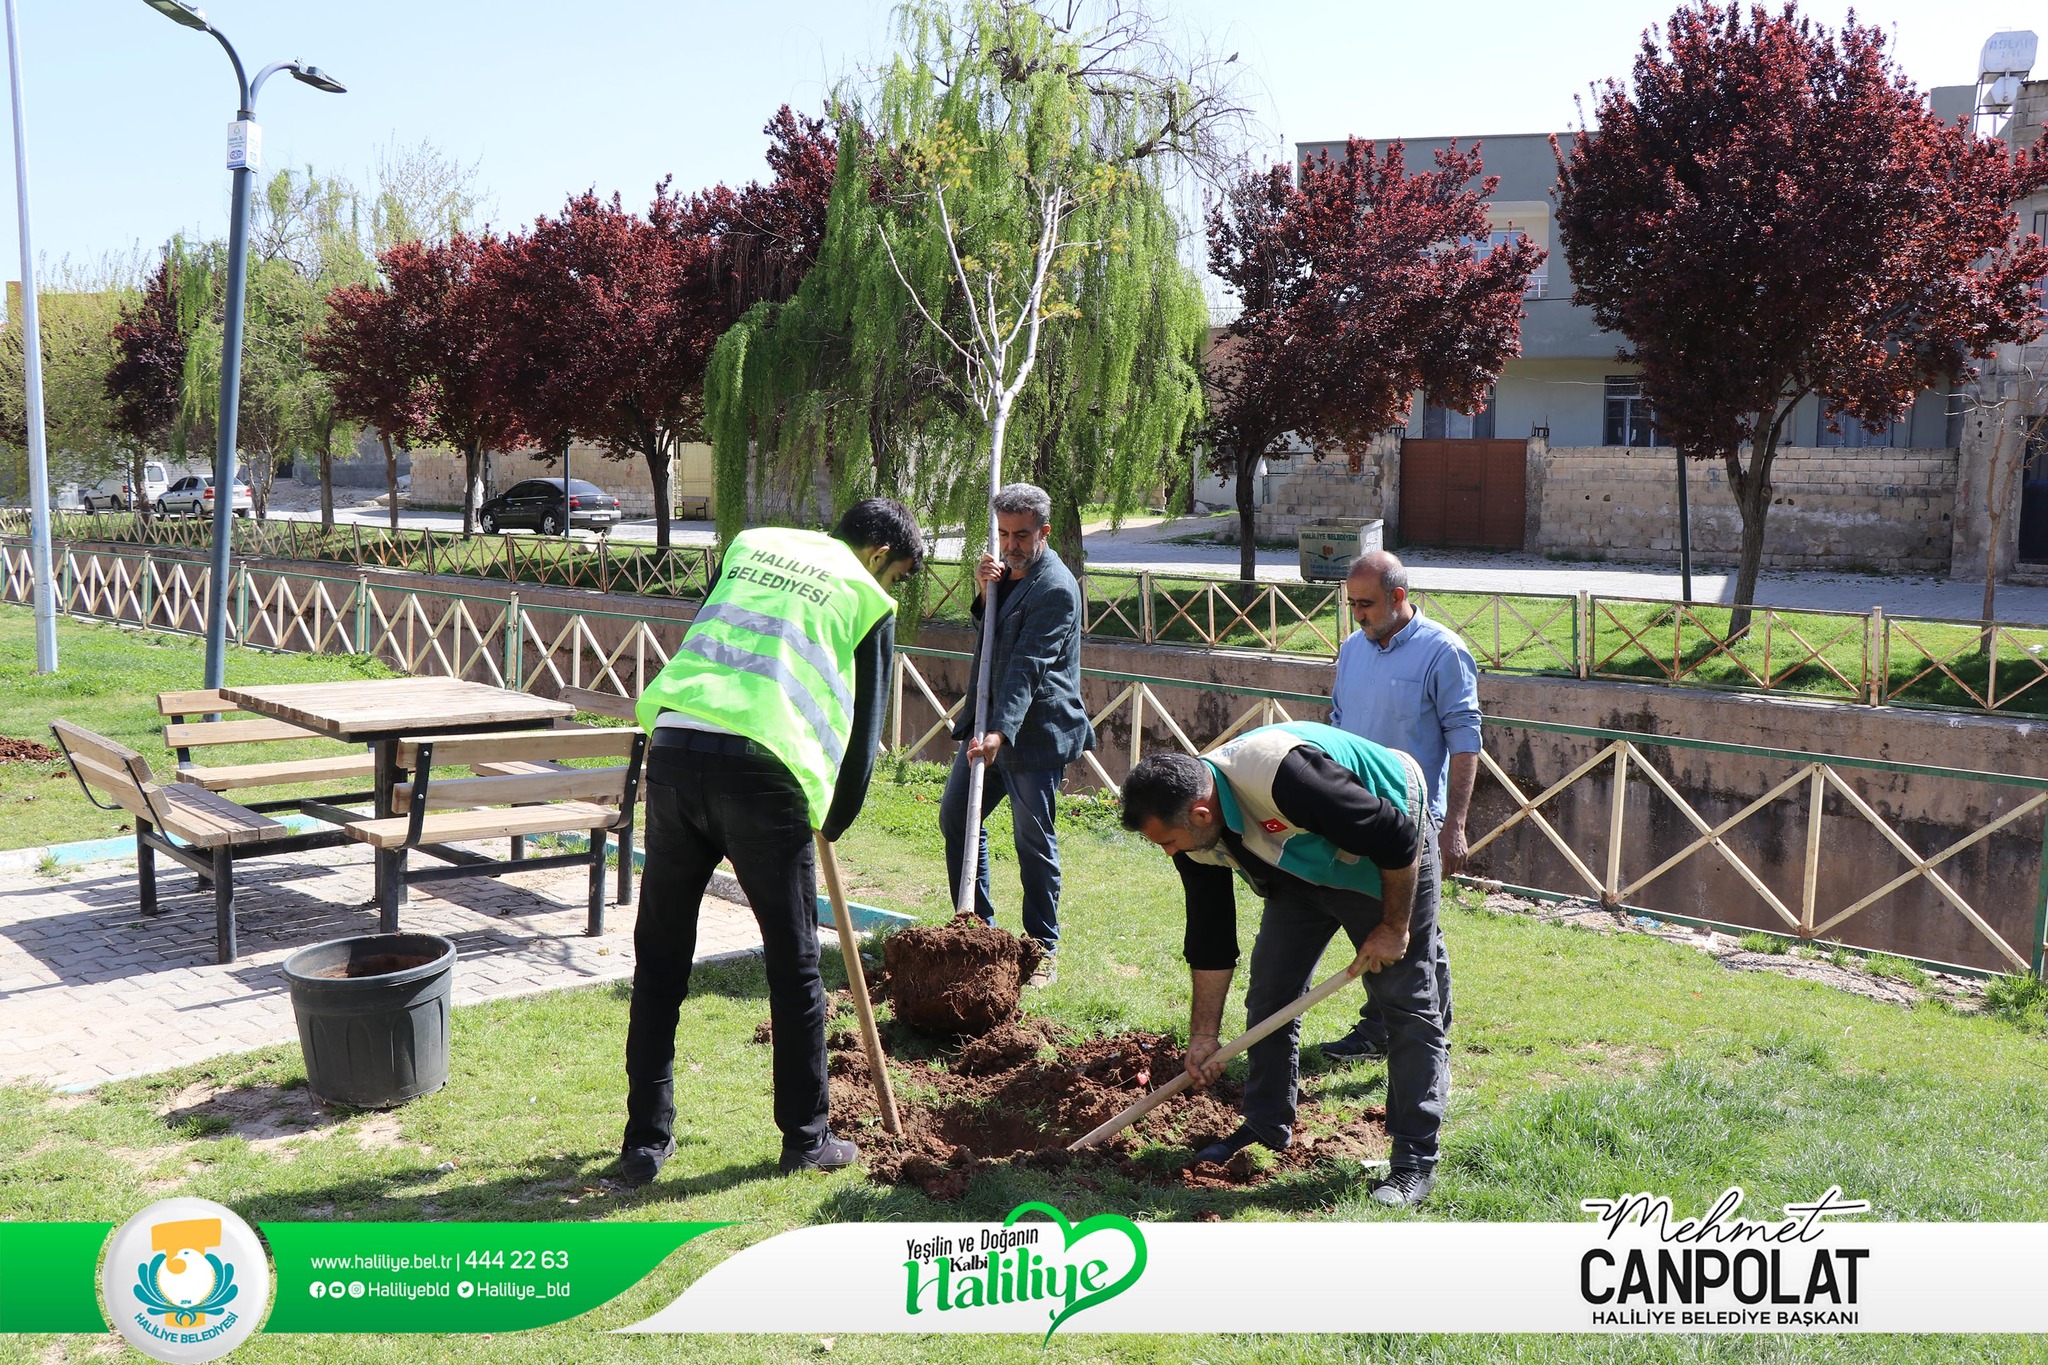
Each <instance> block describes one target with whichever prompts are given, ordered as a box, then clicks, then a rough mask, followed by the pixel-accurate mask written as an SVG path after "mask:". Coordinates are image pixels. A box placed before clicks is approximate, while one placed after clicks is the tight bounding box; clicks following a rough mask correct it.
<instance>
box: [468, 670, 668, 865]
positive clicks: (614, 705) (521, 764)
mask: <svg viewBox="0 0 2048 1365" xmlns="http://www.w3.org/2000/svg"><path fill="white" fill-rule="evenodd" d="M558 699H559V700H561V701H566V702H568V703H570V704H571V705H573V706H574V707H575V708H576V709H577V710H578V711H588V712H590V713H591V714H592V715H596V716H610V717H613V718H614V719H618V720H627V721H630V720H634V719H635V716H634V711H633V705H634V703H633V698H631V697H622V696H620V695H618V694H617V693H616V692H593V691H591V690H590V689H589V688H587V687H565V688H563V689H562V690H561V692H560V694H559V697H558ZM556 728H557V729H564V728H577V729H581V728H587V727H581V726H569V725H568V724H567V723H562V724H558V725H557V726H556ZM472 767H473V770H474V771H475V772H476V774H477V775H478V776H479V777H512V776H516V775H518V774H521V773H538V772H561V771H563V765H562V764H560V763H552V762H539V763H536V762H530V761H525V760H516V759H515V760H512V761H508V762H503V763H489V762H482V763H476V764H474V765H472ZM512 856H513V857H514V858H523V857H525V856H526V839H525V836H524V835H517V834H515V835H513V836H512ZM632 899H633V829H632V827H631V826H630V825H629V826H627V827H626V828H625V829H622V830H620V831H619V894H618V903H619V904H620V905H625V904H627V903H628V902H630V901H631V900H632Z"/></svg>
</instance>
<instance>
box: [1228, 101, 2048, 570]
mask: <svg viewBox="0 0 2048 1365" xmlns="http://www.w3.org/2000/svg"><path fill="white" fill-rule="evenodd" d="M1975 99H1976V90H1975V88H1974V87H1972V86H1944V87H1940V88H1938V89H1935V90H1933V91H1932V92H1930V95H1929V101H1930V103H1931V105H1932V107H1933V109H1934V111H1935V113H1936V114H1938V115H1939V116H1941V117H1942V118H1943V119H1945V120H1954V119H1956V118H1959V117H1962V116H1964V115H1966V114H1968V113H1970V112H1971V110H1972V108H1973V106H1974V104H1975ZM2044 110H2048V81H2036V82H2029V83H2027V84H2026V85H2025V86H2024V87H2023V88H2022V90H2021V93H2020V96H2019V98H2018V100H2017V102H2016V104H2015V106H2014V109H2013V112H2012V114H2011V116H2010V120H2009V123H2008V125H2007V126H2006V127H2005V128H2004V129H2003V130H2002V131H2003V132H2004V135H2005V136H2007V138H2008V139H2009V140H2010V141H2012V142H2014V143H2016V144H2019V145H2027V144H2030V143H2032V142H2033V141H2034V140H2035V139H2036V138H2037V137H2038V136H2039V129H2040V123H2041V120H2042V117H2043V113H2044ZM1980 131H1990V130H1989V129H1980ZM1476 140H1477V141H1480V142H1483V144H1484V147H1483V150H1484V154H1485V159H1486V171H1487V174H1489V175H1497V176H1499V177H1500V181H1499V185H1498V187H1497V189H1496V191H1495V193H1494V196H1493V198H1492V199H1491V200H1490V201H1489V203H1488V212H1489V216H1490V218H1491V220H1492V226H1493V232H1494V236H1495V238H1496V239H1497V240H1506V239H1507V238H1508V237H1509V236H1511V235H1526V236H1527V237H1529V238H1531V239H1533V240H1534V241H1535V242H1536V243H1537V244H1538V245H1541V246H1544V247H1546V248H1549V250H1550V253H1551V254H1550V257H1549V259H1548V260H1547V261H1546V262H1545V263H1544V265H1543V266H1542V267H1539V271H1538V274H1537V275H1536V276H1535V277H1533V278H1532V279H1531V281H1530V285H1529V289H1528V293H1527V297H1526V299H1525V303H1524V308H1525V317H1524V321H1523V325H1522V354H1521V356H1520V357H1519V358H1517V359H1515V360H1512V361H1510V362H1508V364H1507V366H1506V368H1505V370H1504V371H1503V372H1502V374H1501V377H1500V380H1499V382H1498V384H1497V385H1496V386H1495V388H1494V391H1493V394H1492V401H1491V402H1490V404H1489V405H1488V406H1487V408H1486V409H1484V410H1482V411H1481V412H1479V413H1477V414H1474V415H1471V416H1467V415H1464V414H1460V413H1455V412H1449V411H1447V410H1445V409H1441V408H1435V407H1431V406H1430V405H1428V404H1427V403H1426V402H1425V401H1424V400H1423V398H1422V396H1421V395H1418V396H1417V399H1416V402H1415V405H1414V408H1413V410H1412V412H1411V415H1410V418H1409V421H1408V424H1407V426H1406V428H1405V429H1404V430H1401V431H1398V432H1391V433H1388V435H1387V436H1385V437H1383V438H1380V439H1378V440H1376V441H1374V442H1373V444H1372V446H1371V448H1370V449H1369V451H1368V452H1366V454H1365V455H1364V456H1363V457H1362V458H1361V459H1360V461H1359V469H1358V470H1357V471H1356V472H1355V473H1354V472H1352V471H1351V470H1350V469H1349V467H1348V462H1347V461H1346V460H1345V459H1344V458H1343V456H1342V454H1341V453H1336V454H1333V455H1332V457H1331V458H1329V459H1327V460H1326V461H1324V462H1322V463H1317V462H1315V461H1313V459H1312V458H1311V457H1310V455H1309V453H1308V452H1306V451H1295V452H1282V453H1279V454H1276V455H1273V456H1269V457H1268V459H1267V461H1265V473H1264V476H1263V477H1262V478H1261V479H1260V485H1261V486H1260V512H1259V533H1260V535H1261V536H1262V537H1265V536H1270V537H1275V538H1285V537H1289V536H1291V535H1292V534H1293V533H1294V532H1295V531H1296V530H1297V529H1299V527H1300V526H1302V525H1304V524H1307V523H1310V522H1313V521H1316V520H1320V519H1322V518H1324V517H1330V516H1337V517H1380V518H1383V519H1384V520H1385V522H1386V531H1387V536H1388V543H1389V544H1422V545H1456V546H1469V547H1474V548H1497V549H1519V550H1529V551H1535V552H1538V553H1548V554H1553V555H1557V556H1559V557H1565V558H1570V557H1583V558H1599V559H1608V560H1620V561H1641V562H1650V563H1669V562H1673V561H1675V560H1676V559H1677V557H1678V543H1677V501H1678V500H1677V484H1678V468H1677V460H1676V456H1675V453H1674V452H1673V451H1672V449H1671V448H1670V447H1669V446H1668V445H1663V444H1660V441H1659V436H1658V433H1657V431H1656V427H1655V423H1654V421H1653V420H1652V419H1651V415H1650V413H1649V412H1648V409H1647V407H1646V406H1645V404H1644V402H1643V400H1642V396H1641V393H1640V391H1639V388H1638V384H1637V380H1636V378H1635V375H1634V374H1633V372H1632V367H1631V366H1628V365H1624V364H1621V363H1619V362H1617V361H1616V360H1615V358H1614V357H1615V355H1616V353H1617V351H1618V350H1619V349H1620V348H1621V345H1622V340H1621V338H1619V337H1617V336H1614V335H1612V334H1609V333H1606V332H1602V331H1601V330H1600V329H1599V328H1598V327H1596V326H1595V325H1594V323H1593V319H1592V315H1591V312H1590V311H1589V310H1587V309H1584V308H1580V307H1578V306H1577V305H1575V304H1574V303H1573V302H1572V301H1571V295H1572V283H1571V280H1570V278H1569V276H1568V274H1567V273H1566V267H1565V262H1564V258H1563V254H1562V253H1561V252H1560V251H1559V250H1558V249H1557V242H1556V238H1555V234H1554V230H1553V229H1554V218H1553V212H1552V210H1553V205H1552V202H1551V188H1552V186H1553V185H1554V184H1555V182H1556V179H1557V172H1556V163H1555V161H1554V159H1553V156H1552V153H1551V149H1550V141H1549V136H1548V135H1547V134H1516V135H1509V136H1505V137H1485V138H1481V139H1476ZM1473 141H1475V139H1473V138H1469V137H1467V138H1460V139H1459V142H1460V143H1461V144H1463V145H1470V144H1471V143H1472V142H1473ZM1448 142H1449V139H1447V138H1417V139H1412V140H1409V141H1408V142H1407V151H1408V160H1409V163H1410V164H1411V165H1426V164H1428V163H1429V161H1430V159H1431V158H1432V157H1433V155H1434V153H1435V152H1436V151H1437V150H1438V149H1440V148H1442V147H1444V146H1446V145H1447V144H1448ZM1343 146H1344V144H1343V143H1342V142H1310V143H1301V144H1298V147H1297V159H1302V158H1307V157H1312V156H1315V155H1317V154H1318V153H1322V152H1329V153H1331V154H1332V155H1341V154H1342V152H1343ZM2020 228H2021V230H2022V231H2029V230H2031V231H2039V232H2041V233H2042V235H2043V237H2044V238H2048V199H2044V200H2043V201H2041V202H2039V203H2035V202H2031V201H2030V202H2029V203H2026V204H2022V205H2021V206H2020ZM2029 355H2031V356H2032V358H2033V360H2034V361H2036V362H2038V361H2039V360H2040V359H2041V358H2042V355H2041V349H2040V348H2031V349H2030V351H2029ZM1981 368H1982V370H1983V373H1982V375H1981V377H1980V379H1979V380H1978V381H1976V382H1974V383H1969V384H1964V385H1959V386H1957V387H1956V388H1955V389H1954V390H1953V391H1929V392H1926V393H1923V394H1921V395H1920V397H1919V398H1918V400H1917V401H1915V403H1914V404H1913V407H1912V409H1911V410H1910V411H1909V412H1908V413H1907V414H1906V416H1905V417H1903V418H1901V419H1900V420H1899V421H1897V422H1894V423H1893V424H1892V425H1891V427H1890V429H1888V430H1886V431H1883V432H1870V431H1866V430H1864V429H1863V428H1862V427H1861V426H1860V425H1859V424H1857V423H1856V422H1854V421H1851V420H1844V421H1842V422H1841V423H1840V425H1841V427H1842V428H1843V429H1842V430H1841V431H1839V432H1831V431H1829V430H1827V423H1826V420H1825V418H1824V416H1823V413H1822V405H1821V403H1820V401H1819V400H1818V399H1815V398H1808V399H1807V400H1805V401H1804V402H1803V403H1801V404H1800V406H1799V407H1798V408H1797V409H1796V410H1795V411H1794V413H1793V416H1792V418H1791V420H1790V434H1789V436H1788V438H1787V439H1786V441H1785V443H1784V445H1783V446H1781V447H1780V452H1779V455H1778V458H1777V462H1776V464H1775V466H1774V468H1773V471H1772V485H1773V493H1774V496H1773V505H1772V510H1771V515H1770V521H1769V525H1768V527H1767V532H1766V540H1765V547H1764V562H1765V564H1766V565H1769V566H1772V567H1778V568H1802V569H1860V570H1876V571H1885V572H1901V571H1907V572H1933V573H1951V574H1953V575H1955V576H1957V577H1981V576H1982V574H1983V564H1984V559H1985V553H1986V547H1987V545H1989V544H1990V543H1991V542H1992V541H1993V539H1994V536H1993V529H1994V518H1992V517H1991V516H1989V515H1988V514H1987V513H1986V510H1985V508H1986V496H1987V489H1986V487H1985V478H1986V474H1987V465H1988V463H1989V452H1990V451H1991V446H1992V443H1993V442H1994V441H1995V439H1996V436H1997V429H1998V424H1999V421H2000V415H2001V414H2009V413H2012V412H2014V411H2016V408H2017V406H2023V405H2024V399H2025V395H2024V394H2020V392H2019V391H2020V390H2021V389H2023V388H2025V386H2026V383H2027V382H2028V376H2030V375H2039V374H2041V373H2042V369H2041V367H2040V366H2039V365H2038V364H2034V365H2033V366H2032V367H2031V368H2029V358H2028V356H2023V355H2020V354H2018V353H2015V354H2012V355H2001V356H1999V357H1997V358H1996V359H1994V360H1993V361H1991V362H1988V363H1986V364H1985V365H1983V366H1982V367H1981ZM2036 387H2037V388H2038V387H2039V386H2036ZM2001 394H2002V395H2004V397H2003V398H2000V397H1999V395H2001ZM1986 395H1990V396H1989V397H1987V396H1986ZM2016 395H2017V396H2018V398H2019V399H2020V402H2019V403H2018V404H2016V402H2015V401H2014V400H2015V396H2016ZM2035 444H2036V446H2039V445H2040V444H2041V443H2040V442H2038V441H2037V442H2036V443H2035ZM1687 480H1688V482H1687V492H1688V501H1689V503H1690V507H1691V513H1692V543H1693V558H1694V561H1695V562H1696V563H1700V564H1703V565H1714V564H1732V563H1733V562H1734V560H1735V557H1736V554H1737V551H1738V548H1739V544H1740V519H1739V517H1738V515H1737V512H1736V509H1735V504H1734V500H1733V497H1732V495H1731V494H1730V492H1729V490H1728V485H1727V474H1726V471H1725V469H1723V468H1721V467H1720V466H1718V465H1709V464H1704V463H1699V462H1693V463H1692V464H1691V466H1690V468H1689V469H1688V471H1687ZM2019 483H2020V484H2021V485H2023V487H2022V488H2021V490H2020V491H2018V492H2015V493H2014V494H2013V495H2012V500H2013V502H2014V503H2015V504H2016V505H2015V506H2013V507H2011V508H2009V509H2006V510H2004V511H2002V512H2001V514H2000V516H1999V517H1998V518H1996V519H1995V522H1996V537H1995V539H1996V540H1997V542H1998V550H1997V555H1996V563H1997V566H1998V569H1997V571H1998V572H1999V573H2000V574H2001V575H2005V574H2012V573H2018V574H2021V575H2025V574H2027V573H2029V572H2030V571H2032V572H2039V573H2041V574H2048V562H2043V563H2042V564H2041V566H2040V567H2039V568H2038V569H2034V568H2033V561H2034V559H2035V558H2036V557H2038V559H2039V560H2041V561H2048V457H2044V456H2043V455H2042V454H2041V452H2040V451H2039V450H2038V449H2037V450H2036V451H2035V453H2034V455H2033V463H2032V465H2031V466H2030V467H2029V469H2028V473H2027V477H2026V479H2024V480H2021V481H2019ZM2023 547H2024V549H2023Z"/></svg>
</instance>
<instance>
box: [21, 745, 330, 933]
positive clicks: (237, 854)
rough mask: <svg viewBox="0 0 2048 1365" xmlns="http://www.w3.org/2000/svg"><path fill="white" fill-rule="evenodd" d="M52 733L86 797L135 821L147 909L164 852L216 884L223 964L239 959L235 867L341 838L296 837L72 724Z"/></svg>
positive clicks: (153, 906)
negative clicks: (168, 777) (156, 771)
mask: <svg viewBox="0 0 2048 1365" xmlns="http://www.w3.org/2000/svg"><path fill="white" fill-rule="evenodd" d="M50 733H51V734H53V735H55V736H56V737H57V744H58V747H60V748H61V749H63V751H64V756H65V757H66V758H68V759H70V760H71V771H72V772H73V773H74V774H76V775H77V777H78V781H79V785H80V786H82V787H84V788H85V795H86V799H87V800H89V801H91V802H92V803H93V804H94V805H95V806H97V807H99V808H100V809H101V810H125V811H127V812H128V814H130V815H131V816H133V817H134V818H135V870H136V875H137V877H138V879H139V882H140V886H141V896H142V913H143V914H145V915H154V914H156V913H157V887H156V855H157V854H159V853H161V854H163V855H165V856H166V857H169V858H172V859H174V860H176V861H177V862H179V863H182V864H183V865H184V866H186V867H188V868H190V869H192V871H193V872H195V873H197V874H198V876H199V883H200V886H201V887H202V888H204V887H205V886H206V885H207V884H208V883H211V884H212V886H213V915H214V935H215V939H216V942H217V945H218V950H219V960H220V961H222V962H233V961H234V960H235V909H234V907H235V873H234V865H235V864H236V863H237V862H239V861H242V860H244V859H248V858H272V857H276V856H278V855H279V854H283V853H297V852H300V851H302V850H304V849H309V848H330V847H332V846H334V845H335V844H338V843H340V842H341V839H342V835H341V832H340V831H339V830H322V831H320V832H318V833H314V834H293V833H292V832H291V830H290V829H288V828H286V827H285V826H284V825H282V824H280V823H278V822H277V821H275V820H273V819H271V818H270V817H269V816H267V815H265V814H263V813H262V812H260V811H255V810H251V809H250V808H249V807H247V806H241V805H237V804H235V803H234V802H233V801H231V800H229V799H228V798H227V797H225V796H222V795H220V794H218V793H217V792H211V791H208V790H206V789H205V788H204V787H200V786H196V785H194V784H192V783H189V782H172V783H159V782H157V780H156V778H155V777H154V775H153V774H151V772H150V770H149V764H148V763H147V762H146V761H144V759H143V757H142V755H141V754H138V753H136V752H135V751H134V750H133V749H130V748H127V747H125V746H124V745H121V744H118V743H116V742H115V741H113V740H111V739H108V738H107V737H106V736H104V735H98V734H94V733H93V732H92V731H90V730H85V729H81V728H79V727H78V726H76V725H73V724H71V723H70V722H69V721H63V720H59V721H53V722H52V723H51V725H50ZM95 793H98V794H99V795H96V794H95ZM100 795H104V796H106V797H108V798H110V799H111V800H112V802H113V804H112V805H109V804H107V802H106V801H102V800H101V799H100ZM173 839H176V840H178V841H179V842H175V843H174V842H172V840H173Z"/></svg>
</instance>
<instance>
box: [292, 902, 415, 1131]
mask: <svg viewBox="0 0 2048 1365" xmlns="http://www.w3.org/2000/svg"><path fill="white" fill-rule="evenodd" d="M284 975H285V980H286V981H288V982H290V983H291V992H292V1013H293V1015H295V1016H296V1017H297V1019H298V1023H299V1047H300V1049H301V1050H302V1051H303V1052H304V1053H305V1055H306V1085H307V1087H308V1088H309V1089H310V1090H312V1092H313V1093H314V1094H315V1095H318V1096H319V1097H320V1098H321V1099H323V1100H338V1101H340V1102H341V1103H343V1104H353V1105H356V1106H358V1107H360V1108H364V1109H388V1108H390V1107H391V1106H393V1105H397V1104H404V1103H405V1102H406V1101H407V1100H411V1099H418V1098H419V1097H420V1096H421V1095H430V1094H432V1093H433V1092H434V1091H436V1090H439V1089H440V1088H441V1087H442V1086H444V1085H446V1084H447V1083H448V1005H449V994H450V991H451V989H452V987H453V985H454V979H455V945H454V944H452V943H450V942H449V941H448V940H447V939H445V938H442V937H441V936H440V935H438V934H372V935H369V936H367V937H364V938H339V939H335V940H333V941H331V942H328V943H316V944H314V945H313V946H312V947H310V948H301V949H300V950H299V951H298V952H296V953H293V954H292V955H291V956H290V957H288V958H286V959H285V961H284Z"/></svg>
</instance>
